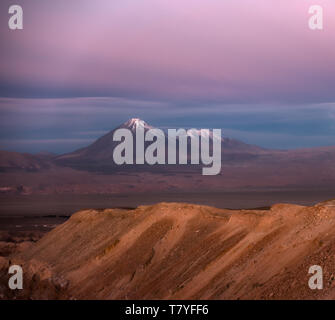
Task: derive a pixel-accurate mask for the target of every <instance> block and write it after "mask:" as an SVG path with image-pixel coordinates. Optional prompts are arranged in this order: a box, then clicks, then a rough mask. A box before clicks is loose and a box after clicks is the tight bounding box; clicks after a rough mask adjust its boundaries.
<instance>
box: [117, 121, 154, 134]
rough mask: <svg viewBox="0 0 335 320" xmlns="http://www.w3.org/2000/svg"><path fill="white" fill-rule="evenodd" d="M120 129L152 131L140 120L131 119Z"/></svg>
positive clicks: (150, 127)
mask: <svg viewBox="0 0 335 320" xmlns="http://www.w3.org/2000/svg"><path fill="white" fill-rule="evenodd" d="M121 127H122V128H127V129H130V130H131V131H136V129H137V128H139V127H142V128H144V129H147V130H149V129H153V127H152V126H150V125H149V124H147V123H146V122H145V121H144V120H141V119H139V118H131V119H129V120H128V121H126V122H125V123H124V124H123V125H122V126H121Z"/></svg>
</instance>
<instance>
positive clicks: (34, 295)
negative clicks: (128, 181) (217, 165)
mask: <svg viewBox="0 0 335 320" xmlns="http://www.w3.org/2000/svg"><path fill="white" fill-rule="evenodd" d="M334 230H335V202H334V201H327V202H323V203H320V204H317V205H315V206H311V207H305V206H298V205H292V204H277V205H274V206H272V207H271V208H270V209H269V210H226V209H217V208H214V207H207V206H199V205H191V204H183V203H159V204H157V205H153V206H140V207H138V208H137V209H134V210H126V209H98V210H83V211H80V212H77V213H76V214H74V215H72V216H71V218H70V219H69V220H68V221H66V222H65V223H63V224H61V225H59V226H58V227H56V228H55V229H53V230H52V231H51V232H49V233H47V234H46V235H45V236H44V237H43V238H42V239H40V240H39V241H37V242H34V241H31V242H30V243H27V244H23V245H21V246H20V250H17V251H15V250H13V251H12V253H10V254H8V255H7V256H6V257H5V256H3V257H1V258H0V259H1V260H0V266H1V268H2V273H1V277H0V279H1V293H0V294H1V297H2V298H6V299H12V298H16V299H20V298H21V299H330V298H331V299H333V298H335V258H334V257H335V233H334ZM9 263H11V264H14V263H15V264H20V265H22V266H23V270H24V290H22V291H20V292H18V291H9V290H8V289H7V288H6V281H8V275H7V273H6V272H7V270H8V265H9ZM315 264H316V265H320V266H322V268H323V271H324V289H323V290H316V291H314V290H311V289H310V288H309V287H308V280H309V278H310V277H311V275H310V274H308V270H309V267H310V266H312V265H315Z"/></svg>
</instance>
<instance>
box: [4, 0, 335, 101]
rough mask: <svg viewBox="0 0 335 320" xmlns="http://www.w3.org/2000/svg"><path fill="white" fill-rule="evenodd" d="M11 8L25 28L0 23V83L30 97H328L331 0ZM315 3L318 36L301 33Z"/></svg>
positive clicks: (334, 20) (159, 0)
mask: <svg viewBox="0 0 335 320" xmlns="http://www.w3.org/2000/svg"><path fill="white" fill-rule="evenodd" d="M7 2H8V1H4V2H3V3H1V15H2V16H4V14H6V16H8V14H7V11H6V7H7V6H8V3H7ZM18 4H22V6H23V8H24V14H25V16H24V30H23V31H18V32H13V31H12V32H10V31H7V28H4V26H3V25H2V26H1V31H0V32H1V38H2V39H3V40H2V41H5V43H6V46H5V49H4V50H2V53H1V83H5V84H8V83H9V84H10V85H15V84H17V85H19V86H22V87H26V88H27V91H28V92H29V90H34V89H36V90H38V88H41V90H44V89H45V90H46V91H48V90H50V91H52V90H56V91H57V90H58V91H59V94H60V95H62V94H61V91H62V90H63V89H64V90H68V91H70V92H71V90H72V91H73V95H76V94H75V93H76V92H78V91H80V92H81V91H84V92H87V94H88V95H93V96H94V95H109V93H110V94H111V95H113V93H115V92H116V93H117V94H118V95H127V94H130V95H133V96H134V95H135V96H136V95H139V96H146V97H155V98H156V97H164V98H171V99H178V98H183V99H184V98H185V99H210V100H211V99H214V100H215V99H218V100H220V99H223V100H228V101H234V100H236V101H244V100H248V99H251V100H253V101H257V100H259V101H263V100H265V101H267V100H275V101H277V100H299V101H300V100H305V99H306V100H307V101H308V99H312V100H313V101H315V100H318V99H320V100H324V101H329V100H332V99H333V98H334V95H333V94H332V91H333V90H332V88H331V87H333V85H332V84H333V83H335V59H334V57H335V46H334V38H335V3H334V1H333V0H314V1H309V0H281V1H275V0H257V1H255V0H225V1H222V0H208V1H205V2H204V1H203V0H178V1H171V0H141V1H134V0H132V1H130V0H114V1H110V0H98V1H88V0H82V1H74V0H66V1H65V0H60V1H50V0H43V1H42V0H36V1H34V3H33V4H32V2H31V1H19V2H18ZM312 4H319V5H322V6H323V8H324V30H323V31H311V30H310V29H309V28H308V18H309V15H308V8H309V6H310V5H312ZM2 20H3V19H2ZM5 22H6V23H7V21H5ZM58 91H57V92H58ZM70 95H71V93H70Z"/></svg>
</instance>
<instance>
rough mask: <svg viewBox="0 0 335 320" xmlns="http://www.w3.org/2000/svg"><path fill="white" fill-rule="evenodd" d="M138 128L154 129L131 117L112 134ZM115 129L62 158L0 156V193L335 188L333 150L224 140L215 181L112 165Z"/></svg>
mask: <svg viewBox="0 0 335 320" xmlns="http://www.w3.org/2000/svg"><path fill="white" fill-rule="evenodd" d="M138 126H142V127H143V128H144V130H145V131H146V130H149V129H151V128H153V127H152V126H150V125H149V124H147V123H146V122H145V121H143V120H141V119H136V118H134V119H130V120H128V121H127V122H125V123H123V124H122V125H120V126H119V127H117V128H116V129H119V128H127V129H129V130H131V131H132V132H135V131H136V128H137V127H138ZM116 129H114V130H112V131H110V132H109V133H107V134H106V135H104V136H102V137H100V138H99V139H97V140H96V141H95V142H93V143H92V144H90V145H88V146H87V147H85V148H81V149H79V150H75V151H73V152H71V153H67V154H63V155H53V154H49V153H46V152H43V153H40V154H36V155H31V154H27V153H17V152H8V151H0V175H1V182H0V191H1V190H17V188H18V186H24V188H23V189H22V188H20V190H25V191H24V192H28V193H54V192H57V193H119V192H137V191H139V190H140V191H145V192H146V191H153V190H154V191H164V192H165V191H171V192H174V191H180V190H182V191H183V192H188V191H192V190H206V191H213V190H215V191H222V190H235V189H244V190H260V189H263V190H264V189H265V190H269V189H285V190H288V189H292V188H293V189H306V188H308V189H318V190H320V189H327V190H334V188H335V166H334V163H335V146H333V147H332V146H331V147H318V148H307V149H296V150H274V149H265V148H261V147H258V146H255V145H250V144H246V143H244V142H242V141H239V140H235V139H231V138H228V137H223V138H222V140H221V147H222V155H221V158H222V171H221V173H220V175H218V176H213V177H203V176H201V167H202V165H153V166H150V165H122V166H118V165H116V164H115V163H114V161H113V150H114V147H115V146H116V145H117V144H118V143H119V142H114V141H113V134H114V132H115V130H116ZM199 134H200V131H199ZM15 192H16V191H15Z"/></svg>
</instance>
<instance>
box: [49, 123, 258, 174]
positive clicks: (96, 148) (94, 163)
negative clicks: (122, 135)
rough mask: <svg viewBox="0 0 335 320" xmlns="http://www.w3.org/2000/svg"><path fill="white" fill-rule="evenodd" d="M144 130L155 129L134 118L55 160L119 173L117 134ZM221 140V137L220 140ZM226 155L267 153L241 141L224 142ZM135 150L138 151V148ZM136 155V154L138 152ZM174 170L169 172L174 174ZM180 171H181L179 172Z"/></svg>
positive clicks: (223, 149)
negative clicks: (115, 160)
mask: <svg viewBox="0 0 335 320" xmlns="http://www.w3.org/2000/svg"><path fill="white" fill-rule="evenodd" d="M139 127H141V128H143V130H144V133H146V132H147V131H148V130H150V129H154V128H155V127H153V126H151V125H149V124H148V123H146V122H145V121H144V120H141V119H139V118H132V119H129V120H128V121H126V122H125V123H123V124H121V125H120V126H118V127H117V128H115V129H113V130H112V131H110V132H108V133H107V134H106V135H104V136H102V137H101V138H99V139H98V140H96V141H95V142H93V143H92V144H91V145H89V146H87V147H85V148H81V149H79V150H76V151H74V152H71V153H67V154H64V155H61V156H59V157H57V158H56V159H55V161H56V162H57V163H59V164H61V165H65V166H70V167H74V168H77V169H88V170H90V169H93V170H94V171H96V170H98V171H101V170H102V171H106V170H107V171H109V170H112V171H115V170H121V171H123V170H125V167H124V166H123V167H122V168H120V167H119V166H116V165H115V164H114V163H113V162H114V161H113V151H114V148H115V147H116V146H117V145H118V144H119V143H120V142H118V141H114V140H113V136H114V133H115V131H116V130H117V129H128V130H130V131H131V132H132V133H133V135H134V136H136V129H137V128H139ZM202 134H203V133H202V132H201V130H193V132H192V133H188V135H189V136H192V135H193V136H194V135H199V136H201V135H202ZM209 138H210V139H213V138H218V137H213V136H212V135H210V137H209ZM219 139H221V137H220V138H219ZM221 143H222V147H221V149H222V151H223V153H224V154H223V157H224V158H225V159H226V160H229V159H233V160H234V159H236V158H239V159H244V158H246V159H248V158H250V157H255V156H256V155H257V154H259V153H263V152H264V149H262V148H260V147H258V146H253V145H249V144H246V143H243V142H241V141H238V140H235V139H230V138H222V139H221ZM134 148H135V147H134ZM134 154H135V150H134ZM149 167H150V170H155V168H154V167H153V166H147V165H143V166H136V171H138V170H143V169H144V170H145V171H147V170H148V169H149ZM187 167H188V168H191V167H193V168H194V166H191V165H189V166H187ZM127 169H130V170H131V168H130V166H128V168H127ZM162 169H167V168H164V166H160V168H159V170H162ZM170 169H171V168H169V170H170ZM183 169H185V166H183ZM177 170H178V168H177Z"/></svg>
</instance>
